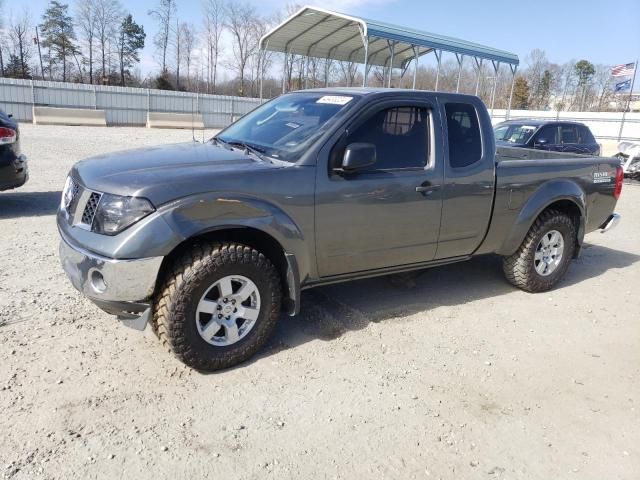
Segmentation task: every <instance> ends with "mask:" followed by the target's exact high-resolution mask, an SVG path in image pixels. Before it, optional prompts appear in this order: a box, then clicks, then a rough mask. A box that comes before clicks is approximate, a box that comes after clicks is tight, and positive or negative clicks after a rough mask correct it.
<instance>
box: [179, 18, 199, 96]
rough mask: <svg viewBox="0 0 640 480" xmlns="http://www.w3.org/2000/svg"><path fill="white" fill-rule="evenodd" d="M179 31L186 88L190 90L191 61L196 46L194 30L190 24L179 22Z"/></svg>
mask: <svg viewBox="0 0 640 480" xmlns="http://www.w3.org/2000/svg"><path fill="white" fill-rule="evenodd" d="M179 31H180V39H181V42H182V49H181V51H182V54H181V61H182V62H184V64H185V66H186V67H187V72H186V76H187V90H191V65H192V63H193V51H194V49H195V47H196V31H195V27H194V26H193V25H192V24H190V23H186V22H183V23H181V24H180V28H179Z"/></svg>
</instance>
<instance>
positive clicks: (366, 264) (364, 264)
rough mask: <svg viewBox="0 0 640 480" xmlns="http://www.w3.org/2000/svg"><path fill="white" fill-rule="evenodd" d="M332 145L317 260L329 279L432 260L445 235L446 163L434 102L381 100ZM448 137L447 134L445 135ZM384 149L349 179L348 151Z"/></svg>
mask: <svg viewBox="0 0 640 480" xmlns="http://www.w3.org/2000/svg"><path fill="white" fill-rule="evenodd" d="M356 122H357V123H355V124H352V125H350V126H349V127H347V129H346V130H345V131H343V132H340V133H338V134H337V137H338V138H337V139H336V138H335V137H334V141H333V142H328V144H327V145H326V146H325V148H324V149H323V150H322V151H321V153H320V155H319V159H318V168H317V180H316V229H315V231H316V258H317V262H318V271H319V274H320V276H321V277H328V276H334V275H341V274H347V273H353V272H363V271H366V270H374V269H381V268H385V267H391V266H398V265H408V264H413V263H420V262H427V261H430V260H432V259H433V258H434V256H435V252H436V247H437V242H438V235H439V230H440V215H441V209H442V182H443V175H444V174H443V166H442V162H441V161H440V159H441V158H442V151H441V145H440V143H439V142H437V141H435V137H436V134H435V133H434V128H435V127H434V126H439V125H441V122H440V119H439V113H438V109H437V108H434V105H433V104H432V103H430V102H428V101H424V100H421V101H417V100H416V101H394V102H390V101H386V102H384V103H379V104H377V105H376V106H373V107H370V109H369V110H368V111H366V112H364V114H361V115H360V116H359V118H358V120H356ZM437 137H438V138H440V132H438V135H437ZM353 143H367V144H372V145H374V146H375V147H376V152H377V161H376V163H375V164H374V165H372V166H371V167H368V168H367V169H364V170H362V171H359V172H357V173H353V174H347V175H345V174H342V173H339V172H338V171H337V170H336V169H338V168H339V167H340V166H341V163H342V158H343V155H344V151H345V148H346V147H347V146H348V145H350V144H353Z"/></svg>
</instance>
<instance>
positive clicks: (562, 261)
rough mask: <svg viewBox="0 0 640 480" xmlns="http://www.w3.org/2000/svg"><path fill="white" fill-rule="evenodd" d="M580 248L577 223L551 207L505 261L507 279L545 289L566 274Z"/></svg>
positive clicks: (524, 286) (529, 288) (531, 288)
mask: <svg viewBox="0 0 640 480" xmlns="http://www.w3.org/2000/svg"><path fill="white" fill-rule="evenodd" d="M575 249H576V227H575V224H574V222H573V221H572V219H571V218H570V217H569V216H568V215H567V214H565V213H563V212H560V211H558V210H547V211H545V212H543V213H542V214H541V215H540V217H538V219H537V220H536V221H535V223H534V224H533V225H532V227H531V229H530V230H529V233H527V236H526V237H525V239H524V241H523V242H522V245H520V248H518V250H517V251H516V252H515V253H514V254H513V255H511V256H509V257H506V258H505V259H504V261H503V269H504V273H505V276H506V277H507V280H508V281H509V282H510V283H512V284H513V285H515V286H516V287H518V288H521V289H522V290H525V291H527V292H544V291H546V290H550V289H551V288H553V287H554V285H555V284H556V283H558V281H560V279H561V278H562V277H563V276H564V274H565V272H566V271H567V268H569V263H570V262H571V259H572V258H573V255H574V253H575Z"/></svg>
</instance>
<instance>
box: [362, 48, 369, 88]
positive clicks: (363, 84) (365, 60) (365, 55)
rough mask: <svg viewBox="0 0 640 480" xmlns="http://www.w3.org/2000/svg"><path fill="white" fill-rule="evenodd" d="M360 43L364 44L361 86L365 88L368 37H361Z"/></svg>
mask: <svg viewBox="0 0 640 480" xmlns="http://www.w3.org/2000/svg"><path fill="white" fill-rule="evenodd" d="M362 42H363V43H364V77H363V79H362V86H363V87H366V86H367V77H368V75H367V73H368V68H367V67H368V63H369V37H364V36H363V37H362Z"/></svg>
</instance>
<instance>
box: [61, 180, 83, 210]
mask: <svg viewBox="0 0 640 480" xmlns="http://www.w3.org/2000/svg"><path fill="white" fill-rule="evenodd" d="M64 195H65V197H66V199H65V202H66V205H67V213H72V212H73V211H74V210H75V208H76V205H77V203H78V199H79V198H80V186H79V185H78V184H77V183H76V182H74V181H73V179H71V178H70V179H69V190H68V192H65V193H64Z"/></svg>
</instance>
